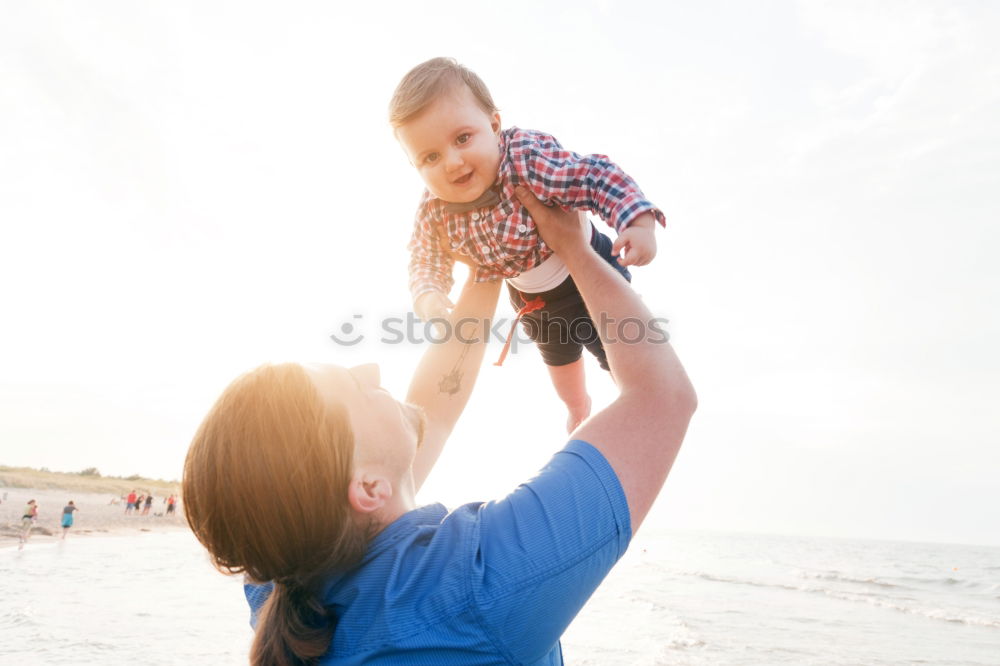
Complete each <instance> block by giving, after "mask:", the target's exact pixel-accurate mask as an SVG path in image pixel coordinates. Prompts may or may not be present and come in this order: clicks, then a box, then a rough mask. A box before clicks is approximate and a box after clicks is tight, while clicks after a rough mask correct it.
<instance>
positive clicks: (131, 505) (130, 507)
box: [125, 490, 136, 516]
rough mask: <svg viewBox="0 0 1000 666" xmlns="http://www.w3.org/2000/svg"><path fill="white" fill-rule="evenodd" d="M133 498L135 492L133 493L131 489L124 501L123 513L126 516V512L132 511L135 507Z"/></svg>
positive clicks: (134, 497)
mask: <svg viewBox="0 0 1000 666" xmlns="http://www.w3.org/2000/svg"><path fill="white" fill-rule="evenodd" d="M135 500H136V494H135V491H134V490H133V491H132V492H130V493H129V494H128V497H127V498H125V502H126V503H125V515H126V516H127V515H128V514H130V513H132V511H133V510H134V509H135Z"/></svg>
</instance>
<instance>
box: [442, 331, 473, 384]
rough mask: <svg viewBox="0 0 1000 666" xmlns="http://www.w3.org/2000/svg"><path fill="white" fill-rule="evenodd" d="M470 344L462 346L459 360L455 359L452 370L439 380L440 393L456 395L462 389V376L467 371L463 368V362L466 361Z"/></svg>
mask: <svg viewBox="0 0 1000 666" xmlns="http://www.w3.org/2000/svg"><path fill="white" fill-rule="evenodd" d="M470 346H471V345H468V344H466V345H463V346H462V353H461V354H459V355H458V360H457V361H455V365H454V366H453V367H452V369H451V372H448V373H446V374H444V375H442V376H441V381H439V382H438V392H439V393H447V394H448V395H455V394H456V393H458V392H459V391H461V390H462V377H463V376H464V375H465V372H464V371H463V370H462V364H463V363H464V362H465V357H466V355H468V353H469V347H470Z"/></svg>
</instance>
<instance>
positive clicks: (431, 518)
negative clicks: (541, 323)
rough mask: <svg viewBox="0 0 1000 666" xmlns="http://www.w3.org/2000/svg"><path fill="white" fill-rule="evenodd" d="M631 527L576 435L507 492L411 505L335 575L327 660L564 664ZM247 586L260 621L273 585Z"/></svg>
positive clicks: (327, 592)
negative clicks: (573, 628) (575, 624)
mask: <svg viewBox="0 0 1000 666" xmlns="http://www.w3.org/2000/svg"><path fill="white" fill-rule="evenodd" d="M631 536H632V528H631V524H630V521H629V511H628V504H627V503H626V501H625V493H624V492H623V491H622V487H621V484H620V483H619V482H618V477H617V476H615V473H614V471H613V470H612V469H611V466H610V465H609V464H608V462H607V461H606V460H605V459H604V456H602V455H601V453H600V452H599V451H598V450H597V449H595V448H594V447H593V446H591V445H590V444H588V443H586V442H583V441H580V440H573V441H571V442H570V443H569V444H567V446H566V448H564V449H563V450H562V451H560V452H558V453H556V454H555V456H553V458H552V460H551V461H550V462H549V463H548V464H547V465H546V466H545V467H544V468H543V469H542V471H541V472H539V474H538V475H537V476H536V477H535V478H533V479H531V480H530V481H528V482H527V483H524V484H522V485H520V486H519V487H518V488H517V489H516V490H515V491H514V492H513V493H511V494H510V495H509V496H507V497H506V498H504V499H502V500H499V501H494V502H487V503H485V504H484V503H474V504H466V505H464V506H462V507H459V508H458V509H456V510H454V511H452V512H451V513H449V512H448V511H447V509H445V507H444V506H442V505H440V504H434V505H430V506H425V507H421V508H419V509H415V510H413V511H410V512H408V513H406V514H404V515H402V516H400V517H399V518H398V519H397V520H396V521H394V522H393V523H392V524H390V525H389V526H388V527H386V528H385V529H384V530H383V531H382V532H380V533H379V534H378V535H377V536H376V537H375V538H374V539H373V540H372V543H371V545H370V546H369V549H368V552H367V553H366V554H365V557H364V560H363V561H362V563H361V564H360V565H358V567H356V568H355V569H352V570H350V571H348V572H344V573H337V574H333V575H331V578H330V580H329V581H328V583H327V584H326V586H325V589H324V592H323V597H324V603H325V604H327V606H329V607H331V608H332V609H333V610H334V612H335V613H336V616H337V618H338V619H337V628H336V632H335V633H334V636H333V641H332V643H331V646H330V649H329V651H328V652H327V653H326V655H324V657H323V658H322V660H321V662H320V663H322V664H397V665H398V664H428V665H432V664H433V665H434V666H445V665H447V664H461V665H463V666H472V665H473V664H532V665H535V664H538V665H542V664H544V665H549V664H562V663H563V660H562V651H561V649H560V646H559V637H560V636H561V635H562V633H563V631H565V629H566V627H567V626H568V625H569V623H570V622H571V621H572V619H573V618H574V617H575V616H576V614H577V612H579V610H580V609H581V608H582V607H583V604H584V603H585V602H586V601H587V599H588V598H590V595H591V594H592V593H593V592H594V590H595V589H596V588H597V586H598V585H599V584H600V582H601V581H602V580H603V579H604V577H605V576H606V575H607V573H608V571H610V570H611V567H612V566H613V565H614V564H615V562H617V561H618V559H619V558H620V557H621V556H622V555H623V554H624V553H625V549H626V548H627V547H628V542H629V539H630V538H631ZM245 590H246V596H247V600H248V601H249V602H250V608H251V625H253V624H256V619H257V611H258V610H259V609H260V607H261V606H262V605H263V603H264V601H265V600H266V599H267V596H268V595H269V594H270V592H271V584H270V583H268V584H264V585H252V584H247V585H246V586H245Z"/></svg>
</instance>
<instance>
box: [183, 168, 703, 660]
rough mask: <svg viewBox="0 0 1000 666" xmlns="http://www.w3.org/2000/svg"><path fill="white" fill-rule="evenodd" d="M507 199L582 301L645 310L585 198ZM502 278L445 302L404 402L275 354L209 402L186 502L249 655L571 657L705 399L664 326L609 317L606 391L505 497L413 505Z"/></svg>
mask: <svg viewBox="0 0 1000 666" xmlns="http://www.w3.org/2000/svg"><path fill="white" fill-rule="evenodd" d="M517 197H518V199H519V200H520V202H521V203H523V204H524V205H525V206H526V207H527V208H528V210H529V211H530V213H531V216H532V218H533V219H534V220H535V222H536V224H537V225H538V229H539V231H540V233H541V235H542V237H543V238H544V240H545V242H546V243H547V244H548V245H549V246H550V247H551V248H552V249H553V250H554V251H555V252H556V253H557V254H559V256H560V257H561V258H562V260H563V261H564V262H565V264H566V266H567V267H568V269H569V272H570V275H572V277H573V280H574V281H575V282H576V285H577V287H578V288H579V291H580V293H581V294H582V295H583V299H584V301H585V303H586V305H587V308H588V310H590V311H591V312H601V313H604V314H605V315H606V317H607V318H608V319H609V320H610V321H612V322H619V323H624V322H626V321H631V322H635V323H637V324H638V325H640V326H641V325H642V322H647V323H648V322H651V321H652V315H651V314H650V312H649V311H648V310H647V308H646V307H645V305H643V302H642V300H641V299H640V298H639V296H638V295H637V294H636V293H635V292H634V291H632V289H631V288H630V287H629V285H628V283H627V282H626V281H625V280H622V279H621V277H620V275H619V274H618V273H617V271H615V269H614V268H612V267H611V266H610V265H609V264H608V263H607V262H606V261H605V260H604V259H602V258H601V257H600V256H599V255H598V254H597V253H595V252H594V251H593V250H592V249H591V247H590V243H589V238H590V230H589V225H587V227H586V228H585V227H584V226H583V224H581V221H580V219H579V218H578V217H577V214H576V213H574V212H565V211H561V210H559V209H552V208H547V207H546V206H544V205H542V204H541V203H540V202H539V201H538V200H537V199H535V198H534V197H533V196H532V195H531V194H530V193H529V192H527V191H526V190H524V189H521V188H519V189H518V191H517ZM499 289H500V285H499V283H498V282H479V283H477V282H475V281H474V280H471V279H470V280H469V281H468V282H467V283H466V284H465V286H464V288H463V290H462V293H461V296H460V297H459V298H458V302H457V304H456V306H455V311H454V313H453V315H452V322H455V325H456V326H458V327H459V333H461V335H453V336H451V337H450V338H448V339H447V340H446V341H444V342H442V343H441V344H434V345H430V346H429V347H428V349H427V350H426V351H425V353H424V356H423V358H422V360H421V362H420V365H419V366H418V368H417V370H416V372H415V374H414V377H413V379H412V382H411V384H410V390H409V393H408V395H407V402H405V403H404V402H398V401H396V400H395V399H393V398H392V396H391V395H390V394H389V393H388V392H387V391H386V390H384V389H382V388H381V387H380V386H379V371H378V367H377V366H374V365H364V366H358V367H355V368H351V369H347V368H342V367H337V366H302V365H298V364H285V365H277V366H263V367H261V368H258V369H256V370H253V371H251V372H249V373H247V374H245V375H243V376H242V377H239V378H237V379H236V380H235V381H234V382H233V383H232V384H230V385H229V387H228V388H226V390H225V391H224V392H223V394H222V396H221V397H220V398H219V399H218V401H217V402H216V403H215V405H214V406H213V407H212V408H211V410H210V411H209V413H208V415H207V416H206V417H205V420H204V421H203V422H202V424H201V427H200V428H199V430H198V432H197V434H196V435H195V437H194V440H193V441H192V443H191V447H190V449H189V450H188V454H187V459H186V461H185V466H184V479H183V495H184V513H185V515H186V516H187V519H188V522H189V524H190V525H191V528H192V530H193V531H194V533H195V535H196V536H197V537H198V539H199V540H200V541H201V543H202V544H204V545H205V547H206V548H207V549H208V550H209V552H210V553H211V555H212V558H213V560H214V562H215V564H216V566H217V567H218V568H219V569H220V570H222V571H225V572H230V573H239V572H244V573H245V574H246V579H247V583H248V584H247V585H246V586H245V590H246V595H247V599H248V601H249V603H250V609H251V624H252V625H253V626H254V627H255V632H256V633H255V638H254V642H253V646H252V648H251V656H250V661H251V663H252V664H313V663H320V664H335V663H351V664H362V663H364V664H435V665H436V666H441V665H447V664H463V665H466V664H487V663H489V664H494V663H511V664H513V663H518V664H562V663H563V661H562V652H561V648H560V643H559V639H560V636H561V635H562V633H563V631H564V630H565V629H566V627H567V626H568V625H569V623H570V622H571V621H572V619H573V618H574V616H576V614H577V612H579V610H580V609H581V607H582V606H583V605H584V603H585V602H586V601H587V599H588V598H589V597H590V595H591V594H592V593H593V592H594V590H595V589H596V588H597V586H598V585H599V584H600V583H601V581H602V580H603V579H604V577H605V576H606V575H607V573H608V572H609V571H610V569H611V567H612V566H613V565H614V564H615V562H617V561H618V559H619V558H620V557H621V556H622V554H623V553H624V552H625V549H626V547H627V546H628V543H629V541H630V539H631V538H632V535H633V534H634V533H635V531H636V530H637V529H638V528H639V526H640V525H641V523H642V521H643V519H644V518H645V517H646V514H647V512H648V511H649V509H650V507H651V505H652V503H653V501H654V499H655V498H656V495H657V493H658V492H659V490H660V488H661V486H662V484H663V482H664V480H665V479H666V477H667V473H668V472H669V470H670V467H671V465H672V463H673V461H674V458H675V456H676V455H677V451H678V449H679V448H680V445H681V442H682V440H683V438H684V434H685V432H686V429H687V425H688V422H689V420H690V418H691V416H692V414H693V412H694V409H695V403H696V398H695V394H694V390H693V389H692V387H691V384H690V382H689V381H688V378H687V376H686V374H685V372H684V369H683V368H682V367H681V364H680V362H679V361H678V359H677V357H676V355H675V354H674V352H673V350H672V348H671V347H670V345H669V344H667V343H666V342H663V340H662V336H660V337H657V338H655V340H654V338H653V336H649V335H632V334H631V333H642V332H643V331H641V330H640V331H629V334H628V336H627V337H626V335H625V334H621V335H618V336H612V335H609V334H608V331H605V330H601V331H599V333H600V335H601V336H602V341H603V343H604V347H605V349H606V350H607V356H608V362H609V365H610V368H611V372H612V373H613V376H614V378H615V382H616V384H617V387H618V393H619V394H618V397H617V399H616V400H615V401H614V402H613V403H612V404H611V405H609V406H608V407H606V408H605V409H603V410H601V411H600V412H598V413H597V414H595V415H593V416H592V417H591V418H590V419H588V420H587V421H585V422H584V423H583V424H582V425H581V426H580V427H579V428H577V429H576V430H575V431H574V432H573V433H572V435H571V437H572V439H571V440H570V441H569V443H568V444H566V445H565V447H564V448H563V449H562V450H561V451H559V452H557V453H556V454H555V455H554V456H553V457H552V459H551V460H550V462H549V463H548V464H547V465H546V466H545V467H544V468H543V469H542V470H541V472H540V473H538V474H537V475H534V476H532V477H531V478H530V480H527V481H526V482H525V483H523V484H522V485H520V486H519V487H518V488H517V489H515V490H514V491H513V492H512V493H511V494H510V495H508V496H507V497H505V498H503V499H501V500H498V501H492V502H486V503H483V502H475V503H471V504H466V505H464V506H461V507H459V508H457V509H455V510H454V511H451V512H449V511H448V510H447V509H446V508H445V507H444V506H442V505H440V504H432V505H428V506H422V507H418V506H417V504H416V499H415V496H416V492H417V491H418V490H419V489H420V487H421V485H422V484H423V483H424V481H425V480H426V478H427V476H428V474H430V472H431V469H432V468H433V466H434V463H435V462H436V461H437V459H438V456H439V455H440V453H441V451H442V449H443V447H444V444H445V441H446V440H447V438H448V436H449V434H450V433H451V431H452V428H453V427H454V425H455V423H456V421H457V420H458V418H459V416H460V415H461V413H462V410H463V409H464V407H465V404H466V402H467V401H468V398H469V395H470V392H471V391H472V387H473V384H474V383H475V379H476V375H477V374H478V371H479V368H480V365H481V362H482V358H483V354H484V352H485V342H486V339H487V337H488V336H487V335H485V334H484V332H483V328H484V320H486V319H487V318H489V317H491V316H492V314H493V311H494V309H495V307H496V303H497V299H498V296H499ZM459 322H465V325H464V326H461V325H460V324H459ZM487 328H488V324H487ZM612 328H613V327H612ZM477 332H478V334H477ZM626 339H627V340H629V341H630V342H625V341H624V340H626ZM632 340H635V342H631V341H632ZM516 403H517V401H513V403H512V405H511V410H512V411H514V410H521V409H525V408H526V407H525V406H524V405H523V404H516ZM530 408H531V407H530V406H528V407H527V409H530ZM496 430H497V426H496V425H495V424H491V423H483V424H480V429H479V436H478V440H480V441H478V442H477V443H476V445H477V446H480V447H494V448H496V447H501V446H502V445H503V440H502V439H501V437H500V436H499V435H498V434H497V433H496ZM518 436H521V437H532V433H531V431H529V430H521V431H520V433H518ZM541 444H544V442H541ZM552 444H555V442H552ZM222 470H229V471H231V472H232V473H230V474H228V475H227V476H226V482H225V483H220V478H221V477H220V473H221V471H222ZM480 472H481V473H482V474H488V473H489V470H488V469H483V470H481V471H480ZM462 473H463V474H468V473H470V470H463V471H462ZM317 495H319V496H320V497H321V499H322V501H316V496H317ZM623 621H625V622H627V621H628V620H627V619H623Z"/></svg>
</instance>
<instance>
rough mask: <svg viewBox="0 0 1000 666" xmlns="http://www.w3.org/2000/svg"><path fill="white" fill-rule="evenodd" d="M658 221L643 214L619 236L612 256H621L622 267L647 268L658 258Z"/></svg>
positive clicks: (619, 261) (619, 258) (619, 259)
mask: <svg viewBox="0 0 1000 666" xmlns="http://www.w3.org/2000/svg"><path fill="white" fill-rule="evenodd" d="M655 225H656V221H655V219H654V218H653V216H652V214H650V213H643V214H642V215H640V216H639V217H637V218H636V219H635V221H633V222H632V224H630V225H628V227H627V228H626V229H625V231H623V232H621V233H620V234H619V235H618V238H617V240H615V243H614V245H612V246H611V254H615V255H619V256H618V263H620V264H621V265H622V266H645V265H646V264H648V263H649V262H651V261H652V260H653V258H654V257H656V236H655V235H654V234H653V230H654V228H655Z"/></svg>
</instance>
